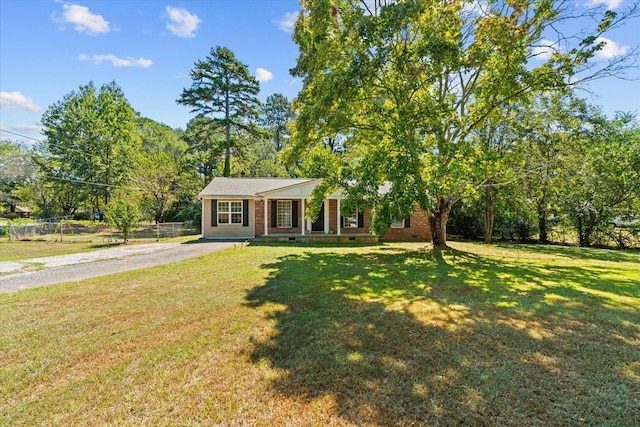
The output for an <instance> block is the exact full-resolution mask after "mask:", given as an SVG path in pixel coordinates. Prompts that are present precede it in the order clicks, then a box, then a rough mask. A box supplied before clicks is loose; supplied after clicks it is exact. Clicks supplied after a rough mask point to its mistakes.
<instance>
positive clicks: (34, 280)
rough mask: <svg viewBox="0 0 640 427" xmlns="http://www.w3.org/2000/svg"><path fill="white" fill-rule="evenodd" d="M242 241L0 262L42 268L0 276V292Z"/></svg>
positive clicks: (11, 267)
mask: <svg viewBox="0 0 640 427" xmlns="http://www.w3.org/2000/svg"><path fill="white" fill-rule="evenodd" d="M242 244H243V243H240V242H217V241H207V240H199V241H197V242H191V243H149V244H143V245H132V246H122V247H117V248H110V249H103V250H99V251H93V252H84V253H80V254H70V255H58V256H52V257H41V258H32V259H28V260H24V261H20V262H1V263H0V273H7V272H10V271H16V270H18V269H21V268H23V267H24V265H25V264H27V265H28V264H29V263H37V264H39V266H40V267H44V268H43V269H41V270H37V271H25V272H17V273H14V274H2V275H0V293H9V292H15V291H19V290H22V289H29V288H35V287H39V286H47V285H54V284H56V283H64V282H73V281H77V280H84V279H90V278H92V277H99V276H106V275H108V274H113V273H119V272H121V271H129V270H137V269H141V268H148V267H154V266H156V265H161V264H168V263H171V262H175V261H182V260H185V259H189V258H193V257H197V256H200V255H204V254H207V253H209V252H214V251H219V250H222V249H227V248H230V247H234V246H239V245H242Z"/></svg>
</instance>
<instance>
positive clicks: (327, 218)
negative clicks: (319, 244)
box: [324, 199, 329, 234]
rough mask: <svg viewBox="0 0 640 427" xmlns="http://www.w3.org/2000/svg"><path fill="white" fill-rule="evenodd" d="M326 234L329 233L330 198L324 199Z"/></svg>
mask: <svg viewBox="0 0 640 427" xmlns="http://www.w3.org/2000/svg"><path fill="white" fill-rule="evenodd" d="M324 234H329V199H324Z"/></svg>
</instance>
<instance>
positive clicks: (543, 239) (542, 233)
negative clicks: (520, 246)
mask: <svg viewBox="0 0 640 427" xmlns="http://www.w3.org/2000/svg"><path fill="white" fill-rule="evenodd" d="M547 214H548V213H547V202H546V197H545V196H544V195H543V196H542V199H541V200H538V236H539V237H538V240H539V241H540V243H549V236H548V234H547Z"/></svg>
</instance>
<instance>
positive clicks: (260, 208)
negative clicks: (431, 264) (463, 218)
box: [255, 200, 431, 241]
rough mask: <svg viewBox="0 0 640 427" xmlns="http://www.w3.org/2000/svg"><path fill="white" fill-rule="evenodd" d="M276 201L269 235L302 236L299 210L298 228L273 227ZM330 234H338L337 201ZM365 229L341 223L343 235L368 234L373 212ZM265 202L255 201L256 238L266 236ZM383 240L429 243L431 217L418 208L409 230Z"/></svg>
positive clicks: (397, 230) (332, 206) (332, 209)
mask: <svg viewBox="0 0 640 427" xmlns="http://www.w3.org/2000/svg"><path fill="white" fill-rule="evenodd" d="M273 202H275V200H269V209H268V210H267V224H269V227H268V229H269V234H302V225H303V224H304V221H306V219H305V218H304V215H303V213H302V209H300V205H299V208H298V227H295V228H277V227H271V225H270V224H271V203H273ZM328 215H329V233H330V234H337V233H338V228H337V224H338V223H337V219H338V202H337V200H329V211H328ZM363 223H364V224H363V227H357V228H344V227H343V224H342V223H340V233H341V234H368V233H370V230H371V210H370V209H367V210H365V212H364V217H363ZM264 226H265V224H264V201H263V200H255V227H256V229H255V233H256V237H258V236H262V235H263V234H264ZM381 240H387V241H412V240H418V241H421V240H422V241H428V240H431V230H430V227H429V217H428V215H427V213H426V212H424V211H422V210H421V209H420V208H419V207H417V206H416V209H415V212H414V214H413V215H412V216H411V219H410V227H408V228H389V230H388V231H387V232H386V233H385V234H384V236H382V237H381Z"/></svg>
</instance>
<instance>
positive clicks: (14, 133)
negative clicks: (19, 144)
mask: <svg viewBox="0 0 640 427" xmlns="http://www.w3.org/2000/svg"><path fill="white" fill-rule="evenodd" d="M0 131H2V132H6V133H10V134H11V135H15V136H20V137H22V138H27V139H30V140H32V141H36V142H44V141H42V140H40V139H36V138H32V137H30V136H27V135H22V134H20V133H16V132H11V131H10V130H6V129H2V128H0Z"/></svg>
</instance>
